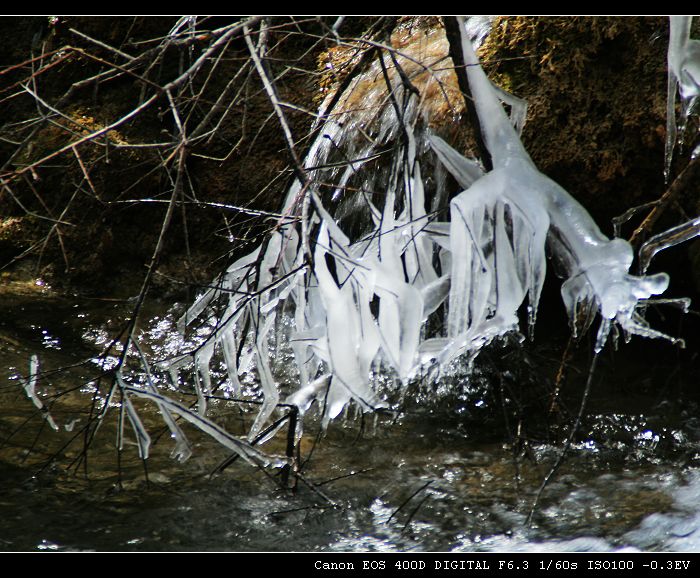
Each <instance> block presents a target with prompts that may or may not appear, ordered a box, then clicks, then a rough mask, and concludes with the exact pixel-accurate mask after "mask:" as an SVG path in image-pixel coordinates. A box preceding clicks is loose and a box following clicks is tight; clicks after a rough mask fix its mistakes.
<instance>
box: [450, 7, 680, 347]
mask: <svg viewBox="0 0 700 578" xmlns="http://www.w3.org/2000/svg"><path fill="white" fill-rule="evenodd" d="M459 21H460V24H461V26H460V29H461V32H462V49H463V51H464V60H465V63H466V64H467V75H468V78H469V83H470V86H471V90H472V94H473V96H474V99H475V103H476V109H477V113H478V115H479V120H480V123H481V130H482V134H483V135H484V140H485V142H486V146H487V147H488V149H489V152H490V154H491V157H492V158H493V164H494V170H493V171H491V172H490V173H488V174H487V175H486V176H484V177H482V178H481V179H479V180H478V181H476V182H475V183H474V184H473V185H472V186H471V187H470V188H469V189H467V190H466V191H465V192H463V193H461V194H460V195H459V196H458V197H456V198H455V199H454V200H453V201H452V208H453V209H452V214H453V219H452V226H453V227H455V226H456V227H458V226H459V225H456V224H455V223H457V222H458V221H457V220H456V219H455V218H454V217H455V216H456V215H457V214H459V215H463V214H465V213H466V212H467V210H470V211H471V213H472V214H473V215H475V217H476V220H475V221H472V222H468V223H467V225H468V227H469V229H470V231H474V230H475V229H477V228H480V229H482V230H483V227H484V225H485V224H484V223H478V222H477V221H478V219H479V216H478V213H477V210H478V209H475V208H476V207H479V206H482V207H491V208H492V210H494V211H497V210H500V209H499V207H500V206H507V207H509V208H510V210H511V212H512V214H513V215H515V216H516V219H522V222H523V224H524V225H525V226H526V227H529V233H528V234H526V235H524V236H523V237H522V239H521V240H520V241H518V240H515V239H511V240H515V241H516V242H515V244H514V246H513V248H514V249H515V250H516V252H517V255H516V258H517V259H519V260H523V259H524V260H526V261H529V266H528V267H525V268H524V269H525V270H529V271H530V273H531V277H530V278H529V279H528V278H527V277H525V276H524V275H522V274H521V275H520V276H515V275H512V274H508V273H506V274H505V275H504V274H503V272H501V273H500V274H499V272H498V270H497V269H498V265H497V262H498V259H497V257H498V246H496V250H495V256H494V263H496V265H495V267H496V268H495V270H494V271H493V272H492V274H491V277H492V279H493V280H494V281H495V282H496V283H497V282H498V277H499V275H500V277H501V279H503V280H505V279H507V278H510V279H513V278H519V279H520V280H521V281H523V280H527V281H528V285H529V289H528V291H529V299H530V307H531V310H534V309H536V307H537V303H538V299H539V292H540V291H541V288H542V281H543V277H544V276H543V270H544V266H545V264H544V244H543V243H542V241H543V238H542V237H543V232H544V231H546V234H547V239H548V242H549V244H550V246H551V247H552V249H553V251H554V253H555V258H557V259H558V261H560V263H561V264H562V265H563V266H564V268H565V270H566V273H567V277H568V278H567V280H566V281H565V282H564V284H563V285H562V297H563V299H564V303H565V305H566V308H567V311H568V313H569V318H570V321H571V323H572V327H576V321H577V318H578V317H579V313H581V312H583V313H585V312H586V310H587V309H590V308H591V307H594V308H595V309H597V310H598V312H599V313H600V314H601V316H602V323H601V326H600V330H599V332H598V338H597V340H596V350H600V349H602V347H603V345H604V343H605V340H606V338H607V334H608V332H609V330H610V327H611V324H612V323H613V322H617V323H619V324H620V325H621V326H622V327H623V329H625V331H627V332H628V333H636V334H640V335H646V336H658V335H657V334H656V333H655V332H651V331H650V330H649V328H648V327H647V326H646V324H645V323H644V322H643V320H641V318H640V317H639V316H638V314H637V313H636V309H637V306H638V305H639V303H640V301H642V300H644V299H648V298H649V297H650V296H652V295H656V294H659V293H662V292H663V291H665V289H666V287H667V285H668V276H667V275H665V274H663V273H660V274H657V275H652V276H646V277H636V276H633V275H630V274H629V268H630V266H631V265H632V261H633V251H632V247H631V246H630V245H629V243H627V242H626V241H624V240H622V239H612V240H611V239H608V238H607V237H606V236H605V235H603V234H602V233H601V232H600V229H599V228H598V226H597V225H596V223H595V222H594V221H593V219H592V218H591V216H590V215H589V214H588V212H587V211H586V210H585V209H584V208H583V207H582V206H581V205H580V204H579V203H578V202H577V201H576V200H575V199H574V198H573V197H571V196H570V195H569V194H568V193H567V192H566V191H565V190H564V189H563V188H562V187H561V186H559V185H558V184H557V183H555V182H554V181H552V180H551V179H549V178H548V177H546V176H545V175H543V174H542V173H540V172H539V171H538V170H537V168H536V167H535V165H534V163H533V162H532V160H531V159H530V157H529V155H528V154H527V152H526V151H525V149H524V147H523V145H522V143H521V142H520V139H519V138H518V135H517V133H516V132H515V130H514V129H513V127H512V125H511V124H510V122H509V121H508V118H507V117H506V114H505V111H504V110H503V107H502V106H501V104H500V102H499V100H498V97H497V95H496V93H495V91H494V89H493V87H492V84H491V82H490V81H489V80H488V78H487V77H486V74H485V73H484V72H483V70H482V68H481V66H480V64H479V61H478V58H477V57H476V54H475V53H474V50H473V48H472V46H471V43H470V42H469V40H468V38H467V36H466V32H465V31H464V22H463V20H462V19H459ZM481 214H484V211H483V209H482V211H481ZM494 222H495V225H496V227H498V226H499V225H498V222H497V220H496V221H494ZM514 230H515V227H514ZM497 233H498V232H497ZM501 244H502V245H506V243H505V242H502V243H501ZM510 253H511V251H510V249H509V248H508V247H506V253H505V255H506V258H505V263H506V267H507V266H509V265H510V260H511V258H512V257H511V255H510ZM455 263H456V264H455ZM501 268H502V267H501ZM463 269H464V265H463V264H462V263H459V262H456V261H455V260H454V259H453V288H454V283H455V274H456V273H458V274H463V275H464V271H463ZM523 273H525V271H523ZM471 277H472V278H474V277H475V276H474V275H471ZM480 283H483V281H480ZM500 288H501V289H505V288H506V287H504V286H500ZM522 289H523V288H522V287H516V288H515V290H514V291H513V292H512V294H511V295H507V296H505V297H503V298H502V299H505V300H507V299H508V297H510V298H511V301H512V302H513V303H514V302H515V301H517V297H518V293H519V292H522ZM581 310H583V311H581ZM466 311H468V308H465V307H462V308H461V311H460V312H458V313H455V314H453V315H461V316H462V319H463V318H464V317H465V315H466ZM503 314H504V315H508V314H512V311H503ZM587 317H588V318H589V319H590V315H587Z"/></svg>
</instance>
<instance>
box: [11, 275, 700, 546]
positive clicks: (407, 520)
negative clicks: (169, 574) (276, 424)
mask: <svg viewBox="0 0 700 578" xmlns="http://www.w3.org/2000/svg"><path fill="white" fill-rule="evenodd" d="M130 307H131V304H130V303H128V302H122V301H103V300H87V299H79V300H71V299H67V298H61V297H57V296H55V295H53V294H52V293H51V291H50V290H48V289H47V288H41V287H37V286H35V285H31V284H28V285H26V286H21V285H13V286H9V285H5V287H4V288H3V292H2V298H1V299H0V309H1V311H0V403H2V409H1V410H0V480H1V481H0V550H4V551H37V550H40V551H41V550H61V551H75V550H78V551H91V550H96V551H128V550H139V551H141V550H147V551H161V550H168V551H173V550H184V551H192V550H196V551H199V550H207V551H208V550H216V551H312V550H317V551H344V552H348V551H532V550H536V551H542V550H557V551H590V550H593V551H611V550H613V551H614V550H620V549H627V550H642V551H657V550H670V551H690V550H698V549H700V419H699V418H700V412H699V411H698V408H697V405H696V404H695V401H694V400H693V399H692V395H690V394H689V392H691V393H692V391H693V390H694V388H695V384H696V383H697V372H696V371H695V372H693V370H692V367H691V368H690V369H687V370H684V372H681V373H677V374H675V375H673V374H672V373H673V371H672V369H671V368H670V367H668V366H667V367H662V366H659V365H658V364H657V365H655V366H654V369H653V370H652V369H649V367H640V366H639V364H638V363H637V364H635V363H632V362H625V361H624V360H622V359H619V358H618V361H617V365H616V372H615V373H611V372H607V373H606V364H605V363H603V364H602V369H601V379H600V380H599V382H597V385H596V391H594V394H593V399H592V400H591V405H590V407H591V411H592V414H591V415H589V416H588V417H587V419H586V420H585V421H584V424H583V426H582V430H581V436H579V437H580V439H578V440H577V442H576V443H575V444H574V447H573V448H572V450H571V452H570V454H569V456H568V458H567V460H566V461H565V462H564V464H563V466H562V467H561V469H560V470H559V472H558V473H557V475H556V476H555V478H554V479H553V480H552V482H551V483H550V485H549V486H548V487H547V488H546V490H545V491H544V493H543V495H542V498H541V500H540V504H539V507H538V509H537V511H536V513H535V515H534V517H533V520H532V523H531V524H526V518H527V515H528V513H529V510H530V508H531V506H532V503H533V497H534V494H535V492H536V490H537V488H538V487H539V484H540V483H541V481H542V479H543V477H544V476H545V475H546V473H547V471H548V468H549V466H550V465H551V463H552V462H553V460H554V459H555V458H556V456H557V452H559V451H560V447H561V446H560V445H557V444H554V443H546V440H544V439H543V438H542V436H539V437H538V435H534V434H533V435H532V436H530V438H529V442H528V443H527V444H520V446H518V447H519V448H520V449H523V451H522V452H520V453H518V455H517V456H515V453H516V452H514V451H513V447H514V444H513V443H511V442H513V440H512V439H509V435H507V434H506V433H504V432H505V430H504V425H503V423H502V421H500V420H499V419H497V416H498V415H499V411H500V410H499V408H498V399H497V396H496V395H490V394H488V392H486V394H485V395H483V396H479V395H476V396H474V395H472V396H468V395H462V394H454V395H443V396H442V397H439V396H438V397H439V399H436V400H431V399H430V396H426V395H424V396H423V397H420V396H419V397H417V398H416V399H417V401H413V402H410V401H409V400H407V403H406V404H405V406H404V409H403V411H402V412H401V413H400V414H398V416H397V417H396V419H390V418H381V419H380V420H378V422H377V423H374V420H373V419H372V418H369V419H364V420H359V419H348V420H345V421H343V420H341V421H340V422H338V423H333V424H331V426H330V427H329V429H328V431H327V433H326V435H325V436H323V437H318V438H317V436H316V435H315V434H316V430H314V428H313V427H310V428H307V431H306V433H305V435H304V438H303V439H302V442H301V456H302V461H303V470H302V472H303V478H302V479H300V480H298V481H297V488H296V491H295V492H291V491H288V490H283V489H281V487H280V484H279V472H278V471H277V470H273V469H270V470H269V471H264V472H263V471H261V470H258V469H257V468H255V467H252V466H250V465H248V464H245V463H243V462H242V460H239V461H237V462H235V463H234V464H232V465H231V467H229V468H227V469H225V470H224V471H223V472H220V473H218V474H215V475H212V472H213V471H214V470H215V469H216V467H217V466H218V465H219V464H220V463H221V461H222V460H224V459H226V457H227V456H228V453H227V451H226V450H225V449H224V448H222V447H221V446H219V445H218V444H216V443H215V442H214V441H213V440H211V439H210V438H208V437H206V436H204V435H199V436H198V435H197V434H196V432H194V431H193V430H187V431H188V435H191V436H192V438H191V439H192V441H193V445H194V453H193V456H192V457H191V458H190V460H188V461H187V462H185V463H184V464H180V463H177V462H175V461H174V460H172V459H170V457H169V453H170V451H171V449H172V447H171V446H172V443H171V441H170V440H169V439H168V436H162V437H158V436H157V432H158V431H162V429H163V427H162V422H160V421H159V417H158V414H157V411H156V410H155V409H154V408H152V407H148V405H144V406H143V407H141V406H139V407H140V410H139V411H140V413H141V415H142V417H143V419H144V422H145V423H146V425H147V427H148V428H149V431H150V432H151V436H152V438H153V440H154V444H153V447H152V455H151V457H150V458H149V460H148V462H147V474H146V470H145V467H144V465H143V464H142V462H141V461H140V460H139V459H138V453H137V449H136V446H135V445H134V444H128V443H127V444H126V445H125V449H124V451H123V452H122V454H121V457H120V461H119V462H118V461H117V452H116V450H115V439H116V429H115V428H116V426H115V424H114V423H112V422H114V420H111V421H110V420H107V421H106V422H105V423H104V425H103V426H102V429H101V431H100V433H99V435H98V436H97V437H96V438H95V441H94V444H93V446H92V449H91V451H90V452H89V453H88V460H87V463H85V462H84V461H83V462H76V458H78V457H79V456H80V452H81V450H82V447H83V445H82V438H81V437H80V435H78V437H75V436H76V434H77V433H79V432H80V426H81V424H84V423H85V421H86V420H87V418H88V411H89V407H90V399H91V398H92V392H94V384H95V379H96V376H97V375H99V367H98V365H97V364H96V362H95V359H96V356H97V352H98V351H99V347H98V346H99V344H100V343H102V342H103V341H104V340H106V339H107V338H108V337H109V336H110V335H115V334H116V333H117V331H118V328H119V327H120V324H121V323H123V318H124V316H125V315H128V311H129V310H130ZM148 314H149V315H150V316H151V321H149V322H147V323H146V322H144V323H143V326H144V327H143V330H144V331H147V330H151V331H152V332H153V328H154V327H158V326H160V327H161V328H163V327H167V323H165V322H164V320H165V319H167V315H166V314H167V310H166V308H165V306H161V305H158V304H154V305H153V306H152V311H149V312H148ZM156 334H157V335H160V339H163V340H165V339H166V337H167V332H166V331H161V333H158V332H156ZM556 351H559V354H560V350H556ZM32 354H36V355H37V357H38V359H39V362H40V371H41V377H40V379H39V381H38V383H37V393H38V395H39V397H40V398H41V399H42V401H43V402H44V404H45V405H46V406H47V407H48V408H49V409H50V411H51V415H52V417H53V419H54V421H55V423H56V424H57V426H58V428H59V431H58V432H54V431H53V430H51V429H50V427H49V425H50V424H49V423H48V421H47V420H45V419H42V415H41V414H42V412H40V411H37V409H36V408H35V407H34V405H33V404H32V401H31V400H30V399H28V397H27V396H26V395H25V392H24V390H23V388H22V380H23V379H24V378H25V377H26V375H27V372H28V364H29V358H30V356H31V355H32ZM618 357H621V356H618ZM555 360H556V356H555V354H552V361H550V364H551V365H552V366H554V361H555ZM645 380H646V381H645ZM659 380H662V381H663V380H665V386H664V387H660V386H658V385H657V383H656V382H657V381H659ZM70 389H73V391H70V392H68V390H70ZM56 391H63V392H65V393H64V395H62V396H61V397H60V398H59V399H57V400H55V403H52V397H51V396H52V395H53V394H54V393H55V392H56ZM576 395H579V394H576ZM212 412H213V415H214V416H216V419H217V421H218V422H219V423H222V424H225V425H226V427H227V428H229V429H230V430H231V431H233V432H234V433H237V432H236V430H237V421H239V420H242V419H245V416H244V415H242V414H241V413H240V411H239V410H238V409H237V408H236V407H235V406H234V405H232V404H230V403H229V402H227V401H225V400H221V401H219V402H218V403H215V404H214V405H213V407H212ZM525 424H526V425H527V421H526V422H525ZM512 425H513V424H511V426H512ZM530 429H531V430H532V431H534V430H536V429H537V428H530ZM68 430H70V431H68ZM510 431H511V432H512V431H513V428H512V427H511V430H510ZM278 437H280V439H279V440H273V442H271V445H270V449H271V451H276V452H277V453H283V452H284V443H285V439H284V438H285V432H284V431H282V432H281V434H280V436H278ZM72 438H75V439H74V440H73V443H72V444H71V445H68V446H66V443H67V442H68V441H69V440H71V439H72ZM51 458H53V459H51ZM76 464H77V466H76Z"/></svg>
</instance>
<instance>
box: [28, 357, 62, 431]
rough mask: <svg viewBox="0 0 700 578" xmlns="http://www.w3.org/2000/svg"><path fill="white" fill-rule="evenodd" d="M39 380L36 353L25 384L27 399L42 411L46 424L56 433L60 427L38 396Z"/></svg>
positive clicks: (30, 361)
mask: <svg viewBox="0 0 700 578" xmlns="http://www.w3.org/2000/svg"><path fill="white" fill-rule="evenodd" d="M38 378H39V358H38V357H37V355H36V354H35V353H32V355H31V357H30V358H29V376H28V377H27V380H26V381H25V382H24V392H25V393H26V394H27V397H28V398H29V399H31V400H32V403H33V404H34V407H36V408H37V409H38V410H40V411H41V413H42V416H43V417H44V419H45V420H46V423H48V424H49V427H51V429H52V430H54V431H58V426H57V425H56V422H55V421H54V420H53V417H51V414H50V413H49V410H48V409H47V408H46V407H45V406H44V404H43V403H42V401H41V399H39V396H38V395H37V394H36V382H37V380H38Z"/></svg>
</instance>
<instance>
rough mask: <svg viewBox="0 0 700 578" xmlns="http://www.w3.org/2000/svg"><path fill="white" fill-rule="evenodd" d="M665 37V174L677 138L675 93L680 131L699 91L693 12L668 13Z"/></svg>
mask: <svg viewBox="0 0 700 578" xmlns="http://www.w3.org/2000/svg"><path fill="white" fill-rule="evenodd" d="M669 18H670V35H669V41H668V97H667V101H666V107H667V110H666V163H665V169H664V170H665V176H666V180H667V181H668V180H669V178H670V173H671V161H672V160H673V150H674V148H675V147H676V144H677V140H678V136H679V135H678V129H677V121H676V94H678V95H679V96H680V100H681V114H680V123H681V133H682V131H683V128H684V127H685V124H686V122H687V120H688V116H689V114H690V113H691V111H692V109H693V107H694V106H695V103H696V101H697V97H698V95H700V40H694V39H692V38H690V28H691V25H692V23H693V17H692V16H670V17H669Z"/></svg>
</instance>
